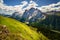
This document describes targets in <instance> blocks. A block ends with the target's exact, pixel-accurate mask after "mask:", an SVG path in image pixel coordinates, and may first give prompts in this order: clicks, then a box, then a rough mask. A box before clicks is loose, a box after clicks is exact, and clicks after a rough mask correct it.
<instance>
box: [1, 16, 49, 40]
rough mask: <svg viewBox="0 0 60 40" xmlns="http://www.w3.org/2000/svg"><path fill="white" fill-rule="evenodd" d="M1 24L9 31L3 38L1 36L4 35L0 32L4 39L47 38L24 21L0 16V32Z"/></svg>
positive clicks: (41, 39)
mask: <svg viewBox="0 0 60 40" xmlns="http://www.w3.org/2000/svg"><path fill="white" fill-rule="evenodd" d="M1 26H6V28H7V29H8V30H7V31H9V32H8V34H9V35H7V36H6V38H5V39H4V38H3V37H4V36H5V35H1V34H0V36H2V38H3V39H4V40H48V39H47V38H46V37H45V36H44V35H43V34H42V33H37V32H36V31H34V30H32V29H30V28H29V26H27V25H25V24H24V23H21V22H19V21H17V20H14V19H11V18H7V17H2V16H0V32H1V31H2V29H1ZM3 30H5V29H3ZM3 34H5V33H3ZM0 39H1V37H0ZM1 40H2V39H1Z"/></svg>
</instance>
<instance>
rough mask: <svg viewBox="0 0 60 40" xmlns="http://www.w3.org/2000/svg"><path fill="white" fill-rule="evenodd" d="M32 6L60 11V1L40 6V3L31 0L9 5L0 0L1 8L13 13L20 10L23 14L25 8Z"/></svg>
mask: <svg viewBox="0 0 60 40" xmlns="http://www.w3.org/2000/svg"><path fill="white" fill-rule="evenodd" d="M25 6H26V7H25ZM32 7H33V8H38V9H39V10H40V11H42V12H48V11H53V10H54V11H60V2H58V3H56V4H54V3H53V4H50V5H46V6H41V7H39V5H38V4H37V3H36V2H34V1H32V0H31V1H30V2H29V3H28V2H27V1H22V2H21V4H20V5H15V6H8V5H6V4H4V3H3V0H0V9H2V10H5V11H8V12H9V11H11V12H12V13H13V12H19V13H21V14H23V13H24V11H25V10H29V9H30V8H32ZM12 13H11V14H12Z"/></svg>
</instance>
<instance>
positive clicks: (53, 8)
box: [38, 2, 60, 12]
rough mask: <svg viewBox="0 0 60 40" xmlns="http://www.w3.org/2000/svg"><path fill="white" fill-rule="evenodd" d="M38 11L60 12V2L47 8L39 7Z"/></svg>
mask: <svg viewBox="0 0 60 40" xmlns="http://www.w3.org/2000/svg"><path fill="white" fill-rule="evenodd" d="M38 9H39V10H41V11H42V12H48V11H60V2H58V3H56V4H50V5H47V6H41V7H38Z"/></svg>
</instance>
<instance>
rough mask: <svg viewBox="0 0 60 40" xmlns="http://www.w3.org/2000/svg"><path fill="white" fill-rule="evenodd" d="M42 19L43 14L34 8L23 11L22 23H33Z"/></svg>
mask: <svg viewBox="0 0 60 40" xmlns="http://www.w3.org/2000/svg"><path fill="white" fill-rule="evenodd" d="M44 17H45V16H44V15H43V13H42V12H41V11H40V10H38V9H35V8H31V9H29V10H25V12H24V14H23V15H22V19H24V21H26V22H34V21H36V20H38V19H42V18H44Z"/></svg>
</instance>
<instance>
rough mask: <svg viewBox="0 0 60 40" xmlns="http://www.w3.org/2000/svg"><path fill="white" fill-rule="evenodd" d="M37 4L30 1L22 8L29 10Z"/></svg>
mask: <svg viewBox="0 0 60 40" xmlns="http://www.w3.org/2000/svg"><path fill="white" fill-rule="evenodd" d="M37 6H38V4H36V3H35V2H34V1H30V3H29V4H28V6H27V7H26V8H24V10H26V9H27V10H29V9H30V8H37Z"/></svg>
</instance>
